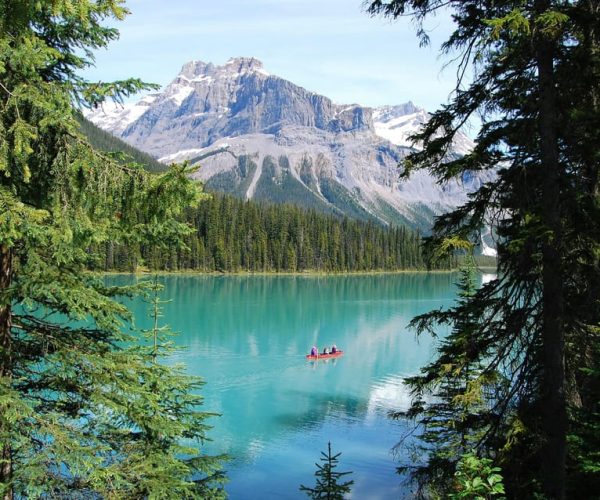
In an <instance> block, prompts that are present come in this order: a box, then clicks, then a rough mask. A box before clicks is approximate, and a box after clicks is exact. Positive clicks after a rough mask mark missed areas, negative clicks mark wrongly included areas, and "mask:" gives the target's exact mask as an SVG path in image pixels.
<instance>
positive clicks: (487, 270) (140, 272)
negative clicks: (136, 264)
mask: <svg viewBox="0 0 600 500" xmlns="http://www.w3.org/2000/svg"><path fill="white" fill-rule="evenodd" d="M459 270H460V269H459V268H454V269H433V270H427V269H399V270H395V271H339V272H334V271H280V272H279V271H254V272H253V271H235V272H234V271H232V272H220V271H198V270H195V269H182V270H177V271H164V270H162V271H150V270H148V269H143V268H142V269H136V270H135V271H89V272H91V273H96V274H101V275H105V276H121V275H125V276H177V275H192V276H213V277H215V276H223V277H225V276H305V277H317V276H327V277H329V276H378V275H386V274H450V273H456V272H458V271H459ZM476 270H477V271H478V272H480V273H482V274H493V273H496V272H497V268H496V267H492V266H477V268H476Z"/></svg>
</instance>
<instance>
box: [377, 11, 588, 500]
mask: <svg viewBox="0 0 600 500" xmlns="http://www.w3.org/2000/svg"><path fill="white" fill-rule="evenodd" d="M367 8H368V11H369V12H370V13H371V14H373V15H376V14H379V15H384V16H387V17H391V18H398V17H401V16H409V17H411V18H412V19H413V21H414V22H415V26H416V28H417V34H418V37H419V39H420V41H421V43H423V44H427V43H428V41H429V40H428V36H427V32H428V26H427V25H426V24H425V23H426V22H428V21H429V19H430V18H431V17H432V16H435V15H436V13H441V12H444V13H450V14H451V15H452V20H453V22H454V25H455V29H454V31H453V33H452V34H451V35H450V37H449V38H448V40H447V41H446V42H445V43H444V44H443V45H442V52H443V53H445V54H452V56H453V57H455V61H456V64H457V68H458V83H457V88H456V90H455V92H454V94H453V96H452V99H451V101H450V102H449V103H448V104H447V105H445V106H443V107H442V108H441V109H440V110H439V111H437V112H436V113H434V114H433V116H432V118H431V120H430V121H429V123H428V124H427V126H426V127H425V128H424V129H423V131H422V132H421V133H419V134H418V135H417V137H416V139H418V140H420V141H422V143H423V145H424V148H423V150H422V151H420V152H416V153H414V154H413V155H411V156H410V157H409V158H408V160H407V161H406V163H405V164H404V174H405V175H409V174H410V171H411V170H413V169H417V168H428V169H430V170H431V172H433V173H434V174H435V175H437V176H438V178H439V179H441V180H443V179H448V178H451V177H454V176H456V175H460V174H464V173H466V172H473V171H480V170H492V171H493V172H495V174H496V175H495V179H494V180H492V181H490V182H488V183H486V184H485V185H483V186H482V187H481V188H480V189H479V190H478V191H477V192H475V193H473V195H472V196H470V199H469V201H468V202H467V203H466V204H465V205H464V206H462V207H459V208H458V209H457V210H454V211H453V212H451V213H449V214H447V215H444V216H442V217H440V218H439V219H438V220H437V222H436V224H435V228H434V232H433V235H432V237H431V238H429V241H428V244H429V245H430V246H432V247H437V248H440V246H442V245H444V244H445V245H446V246H447V247H449V248H450V247H452V245H451V244H450V245H449V244H448V243H449V242H450V243H456V242H460V241H465V240H471V241H472V242H477V241H478V239H479V231H480V229H481V227H482V226H483V225H489V224H492V225H494V227H495V229H496V232H497V235H498V242H497V247H498V279H496V280H495V281H493V282H491V283H488V284H486V286H484V287H483V288H481V289H480V290H478V291H477V292H476V293H474V294H473V295H472V296H471V297H470V298H468V299H467V300H466V301H462V302H461V303H460V304H459V305H458V306H457V308H456V309H454V310H452V311H449V312H447V313H445V312H439V311H434V312H432V313H431V314H430V315H429V316H427V317H424V318H421V319H419V321H418V323H417V326H418V327H419V330H420V331H424V330H433V331H435V328H436V323H438V322H442V323H444V322H445V323H450V324H452V325H454V326H455V327H458V326H460V325H461V322H464V321H465V320H467V318H468V317H472V318H477V321H476V323H475V324H473V325H472V329H471V330H472V331H471V333H470V334H469V342H464V339H462V338H461V337H460V336H453V337H451V338H450V339H449V340H448V342H450V343H451V344H448V343H447V342H445V343H442V347H441V351H440V357H439V359H438V361H440V363H439V364H438V366H437V371H435V370H433V365H432V367H431V368H432V370H431V371H429V372H428V375H427V377H428V391H429V393H430V394H432V395H433V396H437V395H438V390H440V387H441V388H444V387H446V388H447V385H446V381H447V380H448V378H447V377H448V372H445V371H444V370H445V369H446V365H445V364H444V363H442V362H441V360H443V359H445V358H444V356H446V354H447V353H448V352H451V353H452V359H451V360H450V361H451V363H452V367H451V368H452V369H453V370H456V372H455V373H456V377H457V378H458V379H460V378H461V377H464V376H465V374H464V371H463V369H464V368H465V367H475V368H476V369H477V371H478V372H479V373H480V374H481V376H482V377H484V380H485V381H486V384H485V390H483V391H482V392H481V395H482V398H483V399H482V408H485V411H483V412H480V413H479V414H478V415H476V418H473V419H470V420H467V421H466V422H463V425H462V427H463V429H464V428H465V426H466V427H467V428H468V431H469V432H468V434H469V435H471V436H473V437H475V438H476V439H475V441H474V442H473V448H474V449H475V450H476V451H477V453H479V454H480V455H487V456H488V457H490V458H492V459H493V460H494V462H495V463H498V464H500V465H501V466H502V470H503V471H504V477H505V479H506V482H505V484H506V488H507V493H508V494H509V496H511V497H531V496H532V495H534V494H536V493H541V494H544V495H545V496H546V497H547V498H564V497H565V496H566V495H575V494H577V495H578V497H580V498H583V497H585V498H595V497H597V496H598V495H599V494H600V492H599V490H598V471H599V469H598V467H597V465H598V461H597V455H596V454H595V453H594V452H593V451H592V447H593V443H591V442H588V444H587V445H586V444H585V443H586V440H585V438H584V437H583V436H584V435H585V436H589V433H590V431H591V429H593V428H597V401H598V398H599V393H598V390H599V387H598V384H597V373H598V357H597V347H596V346H597V344H598V340H599V339H598V331H599V330H598V324H599V320H600V318H599V315H600V308H599V307H598V306H599V297H600V286H599V284H600V257H599V256H600V251H599V250H600V246H599V241H600V204H599V201H600V199H599V196H598V195H599V185H600V184H599V182H600V178H599V170H598V168H599V161H598V160H599V144H600V140H599V139H600V137H598V135H599V134H600V127H599V125H600V112H599V111H600V110H599V109H598V105H599V100H598V97H599V90H600V89H599V86H600V78H599V77H600V58H599V57H598V56H599V54H600V52H599V46H598V35H599V30H600V2H598V1H595V0H581V1H565V0H525V1H501V2H498V1H492V0H490V1H442V0H390V1H383V0H375V1H369V2H368V3H367ZM467 71H472V72H473V79H472V81H470V82H468V81H466V79H464V78H463V75H465V73H466V72H467ZM476 114H477V115H478V116H479V118H480V119H481V122H482V125H481V128H480V130H479V133H478V135H477V145H476V147H475V148H474V150H473V151H472V152H471V153H470V154H468V155H466V156H465V157H463V158H460V159H456V160H450V161H447V157H446V152H447V150H448V148H449V146H450V144H451V142H452V139H453V137H454V135H455V133H456V131H457V130H459V129H460V128H461V127H462V126H464V124H465V123H467V122H468V120H469V119H470V118H471V117H472V116H474V115H476ZM463 326H464V325H463ZM440 384H441V385H440ZM470 386H471V384H462V386H461V387H462V389H460V391H459V393H458V394H457V395H456V396H455V398H454V400H453V401H455V402H456V401H459V400H460V398H463V399H464V398H466V397H467V396H469V395H470ZM414 387H415V388H416V389H417V396H418V395H419V392H420V391H421V387H422V386H421V385H420V382H419V383H418V384H417V385H415V386H414ZM442 390H445V389H442ZM434 399H435V397H434ZM436 404H437V403H432V402H431V399H430V400H429V402H427V401H423V400H422V398H419V397H417V399H416V400H415V405H413V408H412V410H411V413H412V416H414V417H415V418H416V419H417V422H420V423H423V424H425V425H426V426H427V425H429V423H431V422H433V421H434V420H435V419H436V418H441V419H442V420H444V421H446V422H450V421H456V422H462V420H461V418H462V417H461V415H462V411H463V409H462V407H461V406H460V405H459V406H458V407H456V408H450V412H449V413H448V414H439V413H437V410H436ZM430 412H432V413H430ZM427 435H428V434H427V433H425V434H424V437H426V436H427ZM445 446H446V443H444V442H438V443H432V444H431V445H430V446H429V447H425V449H424V450H423V453H424V456H423V458H424V461H423V462H421V464H420V465H419V466H418V470H419V474H420V478H421V479H423V480H425V478H426V477H429V478H430V479H431V481H433V484H434V485H436V486H437V487H440V488H443V486H444V481H445V480H447V478H448V477H450V476H451V475H452V474H453V472H454V467H455V464H456V462H457V460H458V458H459V456H458V455H457V454H454V453H452V454H451V455H448V456H446V457H445V460H446V461H445V462H444V463H443V464H442V465H443V466H442V467H441V468H440V467H438V465H440V462H438V461H436V460H434V458H435V457H438V456H439V455H438V454H437V453H438V451H440V450H443V449H444V447H445ZM594 457H596V458H594ZM446 484H448V483H446Z"/></svg>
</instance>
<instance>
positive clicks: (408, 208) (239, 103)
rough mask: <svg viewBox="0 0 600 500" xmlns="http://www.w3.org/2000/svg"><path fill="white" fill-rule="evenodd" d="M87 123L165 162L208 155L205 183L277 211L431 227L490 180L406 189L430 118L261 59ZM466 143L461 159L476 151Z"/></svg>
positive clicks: (198, 77)
mask: <svg viewBox="0 0 600 500" xmlns="http://www.w3.org/2000/svg"><path fill="white" fill-rule="evenodd" d="M87 116H88V118H89V119H90V120H91V121H93V122H94V123H96V125H98V126H100V127H101V128H103V129H105V130H108V131H109V132H111V133H113V134H114V135H116V136H117V137H120V138H121V139H123V140H124V141H126V142H127V143H129V144H131V145H133V146H135V147H137V148H139V149H141V150H143V151H145V152H147V153H149V154H151V155H153V156H155V157H157V158H159V159H160V160H161V161H163V162H173V161H183V160H190V159H191V160H195V161H197V159H198V158H202V161H201V163H202V168H201V169H200V170H199V171H198V177H199V178H201V179H202V180H203V181H205V182H206V183H207V186H209V187H210V186H211V185H212V187H217V188H218V189H220V190H223V191H225V192H229V193H233V194H236V195H237V196H240V197H245V198H248V199H250V198H257V199H266V200H269V199H271V201H277V202H281V201H286V199H285V194H286V193H288V194H289V195H290V198H293V199H290V200H289V201H293V202H295V203H299V204H304V205H307V206H311V205H315V204H316V205H318V208H319V209H323V210H329V211H331V212H333V213H338V214H341V215H351V216H356V215H357V214H360V215H359V217H362V218H371V219H374V220H377V221H379V222H381V223H384V224H399V223H403V224H408V225H411V226H413V227H418V228H421V229H427V228H428V227H429V226H430V224H431V220H432V218H433V216H434V215H436V214H439V213H442V212H444V211H446V210H447V209H449V208H451V207H453V206H456V205H457V204H459V203H462V202H463V201H465V199H466V195H467V193H468V192H469V191H472V190H473V189H476V188H477V187H478V186H480V185H481V183H482V182H485V178H483V177H482V176H480V175H473V176H470V177H469V178H468V179H466V178H465V179H457V180H453V181H450V182H448V183H446V184H444V185H438V184H437V183H436V182H435V180H434V179H433V178H432V177H431V176H430V175H429V174H428V173H427V172H424V171H420V172H416V173H415V174H414V175H412V176H411V179H410V180H409V181H407V182H400V181H399V179H398V172H397V168H398V167H397V166H398V163H399V162H400V161H401V160H402V158H404V157H405V156H406V155H407V154H408V153H409V152H410V151H412V150H413V148H415V147H417V148H418V144H417V145H414V144H412V143H410V141H409V139H408V137H409V136H410V135H411V134H413V133H414V132H416V131H417V130H418V128H419V127H420V126H422V125H423V124H424V123H425V122H426V121H427V119H428V117H429V115H428V113H427V112H426V111H425V110H423V109H422V108H419V107H417V106H415V105H414V104H413V103H412V102H407V103H405V104H401V105H396V106H384V107H380V108H369V107H365V106H361V105H359V104H350V105H340V104H336V103H334V102H333V101H332V100H331V99H329V98H328V97H326V96H322V95H319V94H317V93H315V92H311V91H309V90H306V89H304V88H302V87H300V86H298V85H296V84H294V83H292V82H289V81H287V80H284V79H283V78H280V77H278V76H275V75H271V74H270V73H268V72H267V71H266V70H265V69H264V66H263V64H262V62H260V61H259V60H258V59H255V58H252V57H250V58H247V57H243V58H232V59H230V60H229V61H227V62H226V63H225V64H223V65H220V66H219V65H215V64H212V63H206V62H203V61H190V62H188V63H186V64H184V65H183V67H182V70H181V71H180V73H179V74H178V75H177V76H176V77H175V78H174V79H173V80H172V81H171V83H170V84H169V85H167V86H166V87H165V88H164V90H163V91H162V92H159V93H155V94H150V95H148V96H145V97H144V98H142V99H141V100H140V101H138V102H137V103H135V104H133V105H126V106H123V107H122V108H118V107H110V106H107V107H105V108H104V109H102V110H99V111H96V112H94V113H92V114H88V115H87ZM459 138H460V142H459V143H457V144H456V147H455V151H454V152H453V154H465V153H466V152H467V151H468V150H469V148H470V147H472V142H471V141H470V140H469V139H468V138H467V137H466V136H464V135H459ZM292 193H294V195H293V196H292Z"/></svg>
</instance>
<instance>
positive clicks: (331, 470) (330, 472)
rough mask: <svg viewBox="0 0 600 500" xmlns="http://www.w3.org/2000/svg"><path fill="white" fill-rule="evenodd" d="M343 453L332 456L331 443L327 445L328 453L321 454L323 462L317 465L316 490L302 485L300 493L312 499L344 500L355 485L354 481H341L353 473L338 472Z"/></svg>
mask: <svg viewBox="0 0 600 500" xmlns="http://www.w3.org/2000/svg"><path fill="white" fill-rule="evenodd" d="M340 455H341V453H337V454H336V455H332V454H331V443H330V442H328V443H327V453H325V452H324V451H322V452H321V462H323V465H321V464H319V463H315V465H316V466H317V470H316V471H315V477H316V478H317V482H316V484H315V487H314V488H309V487H307V486H304V485H301V486H300V491H304V492H306V494H307V495H308V496H309V497H310V498H326V499H328V500H343V498H344V494H346V493H350V487H351V486H352V485H353V484H354V481H344V482H340V480H341V479H342V478H343V477H344V476H346V475H348V474H352V472H338V471H337V470H335V469H336V468H337V466H338V462H339V459H338V457H339V456H340Z"/></svg>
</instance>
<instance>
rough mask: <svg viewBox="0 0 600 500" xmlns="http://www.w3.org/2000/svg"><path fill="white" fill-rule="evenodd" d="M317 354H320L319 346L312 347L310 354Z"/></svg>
mask: <svg viewBox="0 0 600 500" xmlns="http://www.w3.org/2000/svg"><path fill="white" fill-rule="evenodd" d="M317 354H319V350H318V349H317V346H315V345H314V346H312V348H311V349H310V355H311V356H316V355H317Z"/></svg>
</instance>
